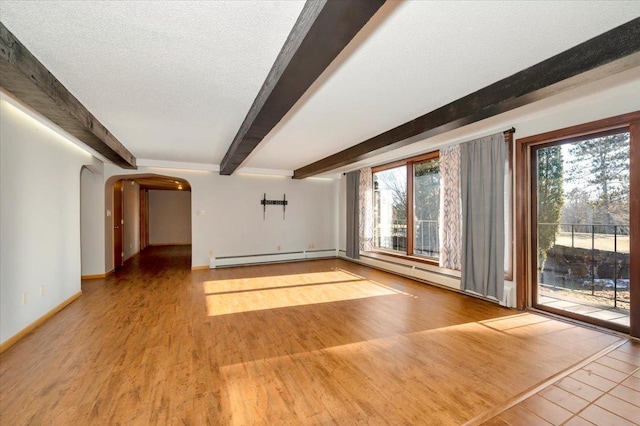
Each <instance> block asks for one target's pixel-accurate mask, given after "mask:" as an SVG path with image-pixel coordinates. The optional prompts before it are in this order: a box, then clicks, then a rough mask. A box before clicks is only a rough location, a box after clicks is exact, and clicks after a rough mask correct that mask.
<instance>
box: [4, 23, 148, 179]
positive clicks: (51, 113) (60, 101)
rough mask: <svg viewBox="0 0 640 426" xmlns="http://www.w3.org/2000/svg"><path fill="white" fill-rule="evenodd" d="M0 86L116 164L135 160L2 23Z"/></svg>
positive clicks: (132, 164) (133, 164) (128, 165)
mask: <svg viewBox="0 0 640 426" xmlns="http://www.w3.org/2000/svg"><path fill="white" fill-rule="evenodd" d="M0 87H2V88H4V89H6V90H7V91H8V92H10V93H11V94H12V95H13V96H15V97H16V98H17V99H18V100H19V101H21V102H22V103H24V104H26V105H28V106H29V107H30V108H31V109H33V110H35V111H36V112H38V113H40V114H42V115H43V116H45V117H46V118H48V119H49V120H51V121H52V122H54V123H55V124H57V125H58V126H60V127H61V128H62V129H63V130H65V131H66V132H68V133H70V134H71V135H73V136H75V137H76V138H78V139H79V140H80V141H82V142H83V143H85V144H86V145H87V146H89V147H91V148H93V149H94V150H96V151H97V152H99V153H100V154H102V155H103V156H104V157H105V158H107V159H108V160H110V161H112V162H113V163H114V164H116V165H118V166H120V167H122V168H125V169H135V168H136V158H135V157H134V156H133V154H131V153H130V152H129V151H128V150H127V148H125V147H124V145H122V144H121V143H120V142H119V141H118V140H117V139H116V138H115V137H114V136H113V135H112V134H111V133H109V130H107V129H106V128H105V127H104V126H103V125H102V124H101V123H100V122H99V121H98V120H97V119H96V118H95V117H94V116H93V115H92V114H91V113H90V112H89V111H88V110H87V109H86V108H85V107H84V106H83V105H82V104H81V103H80V101H78V99H76V98H75V97H74V96H73V95H72V94H71V93H70V92H69V91H68V90H67V89H66V88H65V87H64V86H63V85H62V83H60V82H59V81H58V80H57V79H56V78H55V77H54V76H53V74H51V73H50V72H49V70H47V68H46V67H45V66H44V65H42V63H40V61H38V59H36V57H35V56H33V55H32V54H31V52H29V50H28V49H27V48H26V47H25V46H24V45H23V44H22V43H20V41H19V40H18V39H17V38H16V37H15V36H14V35H13V34H12V33H11V32H10V31H9V30H8V29H7V27H5V26H4V24H2V23H0Z"/></svg>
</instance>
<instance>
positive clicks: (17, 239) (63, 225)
mask: <svg viewBox="0 0 640 426" xmlns="http://www.w3.org/2000/svg"><path fill="white" fill-rule="evenodd" d="M91 161H92V157H91V156H90V155H89V154H88V153H86V152H84V151H82V150H80V149H79V148H78V147H77V146H75V145H73V144H72V143H71V142H69V141H68V140H67V139H65V138H63V137H62V136H61V135H60V134H59V133H56V132H54V131H53V130H51V129H50V128H49V127H47V126H45V125H43V124H42V123H41V122H40V121H37V120H35V119H33V118H32V117H30V116H28V115H27V114H25V113H23V112H22V111H21V110H19V109H18V108H16V107H15V106H13V105H12V104H10V103H9V102H8V101H7V100H5V98H4V97H3V98H2V99H0V166H1V167H0V189H1V190H0V234H1V235H2V238H1V240H0V340H1V341H2V342H4V341H6V340H7V339H9V338H10V337H12V336H14V335H15V334H17V333H18V332H19V331H20V330H22V329H24V328H25V327H27V326H28V325H30V324H31V323H33V322H34V321H36V320H37V319H38V318H40V317H41V316H43V315H45V314H46V313H47V312H49V311H51V310H52V309H53V308H55V307H56V306H58V305H59V304H60V303H62V302H64V301H65V300H67V299H68V298H70V297H71V296H73V295H75V294H76V293H78V292H79V291H80V270H81V268H80V170H81V167H82V165H83V164H90V163H91ZM41 286H44V295H41V293H40V287H41ZM25 294H26V304H24V300H23V298H24V295H25Z"/></svg>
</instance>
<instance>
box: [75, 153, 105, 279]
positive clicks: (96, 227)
mask: <svg viewBox="0 0 640 426" xmlns="http://www.w3.org/2000/svg"><path fill="white" fill-rule="evenodd" d="M103 185H104V165H103V164H102V162H101V161H99V160H95V159H94V161H93V163H92V164H91V165H89V166H88V167H83V168H82V172H81V173H80V238H81V244H80V246H81V251H82V275H83V276H85V275H97V274H102V273H104V249H105V246H104V231H103V226H104V218H103V217H102V211H103V209H104V195H103V191H102V188H103Z"/></svg>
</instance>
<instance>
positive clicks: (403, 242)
mask: <svg viewBox="0 0 640 426" xmlns="http://www.w3.org/2000/svg"><path fill="white" fill-rule="evenodd" d="M373 188H374V193H373V198H374V199H373V205H374V211H373V214H374V223H375V229H374V236H373V238H374V246H375V247H376V248H382V249H387V250H394V251H399V252H403V253H406V250H407V168H406V166H401V167H396V168H394V169H389V170H384V171H381V172H376V173H374V174H373Z"/></svg>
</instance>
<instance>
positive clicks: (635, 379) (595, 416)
mask: <svg viewBox="0 0 640 426" xmlns="http://www.w3.org/2000/svg"><path fill="white" fill-rule="evenodd" d="M484 425H486V426H504V425H511V426H520V425H572V426H573V425H616V426H625V425H640V342H634V341H628V342H626V343H625V344H623V345H622V346H619V347H618V348H616V349H613V350H612V351H610V352H609V353H607V354H606V355H603V356H601V357H600V358H598V359H597V360H595V361H593V362H591V363H589V364H587V365H586V366H584V367H583V368H581V369H579V370H577V371H575V372H573V373H571V374H569V375H568V376H566V377H564V378H562V379H560V380H558V381H557V382H555V383H553V384H552V385H550V386H547V387H546V388H545V389H543V390H541V391H540V392H538V393H537V394H535V395H533V396H531V397H529V398H527V399H525V400H524V401H522V402H520V403H519V404H517V405H515V406H514V407H512V408H510V409H509V410H507V411H505V412H503V413H501V414H500V415H498V416H497V417H495V418H493V419H491V420H489V421H488V422H486V423H484Z"/></svg>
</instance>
